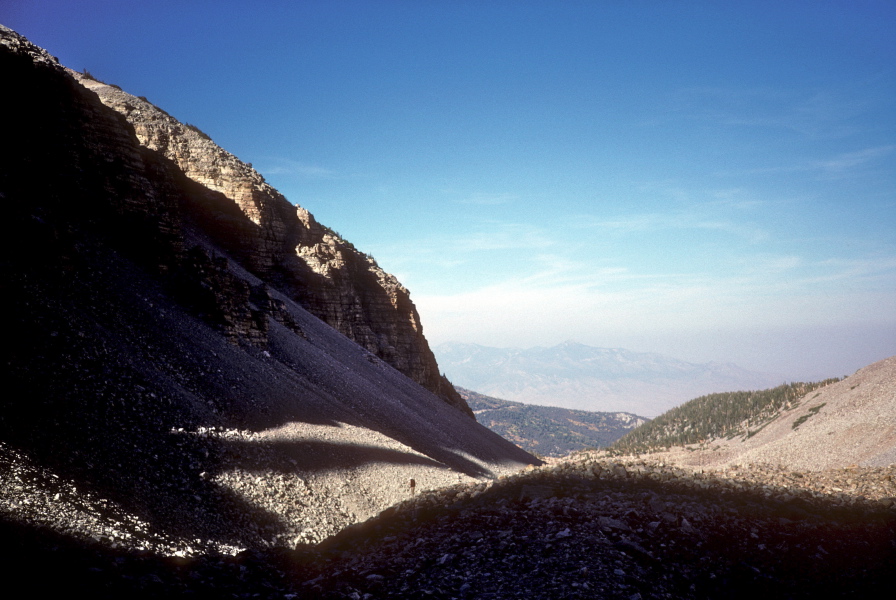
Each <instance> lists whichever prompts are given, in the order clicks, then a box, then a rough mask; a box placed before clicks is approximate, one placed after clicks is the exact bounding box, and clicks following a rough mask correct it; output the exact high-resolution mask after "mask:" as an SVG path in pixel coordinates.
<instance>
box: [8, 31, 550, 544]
mask: <svg viewBox="0 0 896 600" xmlns="http://www.w3.org/2000/svg"><path fill="white" fill-rule="evenodd" d="M0 77H2V80H3V84H4V89H5V90H7V92H6V93H4V94H2V95H0V116H2V119H3V131H4V143H3V145H2V147H0V198H2V199H3V201H4V207H5V209H6V212H5V214H4V219H3V220H2V232H0V237H2V239H3V244H4V247H3V252H2V257H0V262H2V278H3V279H2V280H3V284H4V292H3V293H4V308H5V312H4V315H5V318H6V323H7V328H6V337H5V340H4V341H5V344H4V351H3V362H2V364H3V369H4V379H5V382H6V389H7V392H8V393H6V394H4V396H3V399H2V409H0V488H2V489H0V492H2V494H0V515H2V518H3V520H4V521H9V522H15V523H19V524H21V523H24V524H25V525H24V526H25V527H28V528H36V529H35V532H37V531H44V530H45V528H49V529H52V530H55V531H57V532H61V533H62V534H64V535H66V536H72V537H73V538H75V539H82V538H84V537H89V538H94V539H97V540H102V541H103V542H104V543H107V544H111V545H117V546H122V547H126V548H144V549H155V550H159V551H163V552H179V553H181V554H190V553H196V552H200V551H203V550H208V549H218V550H223V551H234V550H236V549H238V548H245V547H263V546H268V545H272V544H273V545H282V544H293V543H294V542H296V541H302V542H314V541H319V540H321V539H323V538H325V537H326V536H328V535H331V534H333V533H334V532H336V531H339V530H340V529H342V528H344V527H345V526H346V525H349V524H351V523H354V522H357V521H360V520H364V519H366V518H368V517H369V516H371V515H374V514H376V513H377V512H378V511H380V510H382V509H383V508H384V507H386V506H389V505H391V504H393V503H395V502H396V501H398V500H401V499H403V498H405V497H407V495H408V494H409V490H408V480H409V479H410V478H415V479H416V481H417V490H418V491H420V490H425V489H430V488H435V487H440V486H443V485H446V484H449V483H456V482H458V481H474V480H481V479H489V478H492V477H495V476H497V475H498V474H500V473H503V472H506V471H508V470H515V469H518V468H520V467H521V466H522V465H524V464H527V463H532V462H537V461H535V459H534V458H533V457H531V456H530V455H528V454H527V453H525V452H523V451H522V450H520V449H519V448H517V447H516V446H514V445H512V444H511V443H509V442H507V441H506V440H503V439H502V438H500V437H499V436H497V435H495V434H493V433H492V432H490V431H488V430H487V429H486V428H484V427H481V426H480V425H478V424H477V423H476V422H475V420H474V419H471V418H470V417H469V416H468V414H467V413H465V412H464V411H462V410H458V409H457V408H455V407H453V406H450V405H449V404H448V403H446V402H445V401H444V400H443V399H440V398H439V397H437V396H436V395H435V394H434V393H432V391H429V390H426V389H425V388H424V387H422V386H421V385H419V384H418V383H416V382H414V381H412V380H411V379H410V378H408V377H407V376H405V375H404V374H402V372H400V371H401V369H400V368H399V369H396V368H393V366H391V365H390V364H389V363H388V362H387V361H385V360H383V358H381V357H380V355H378V354H377V353H376V352H372V351H371V348H369V344H368V345H367V347H362V346H359V345H358V344H356V343H355V342H353V341H351V340H350V339H348V338H347V337H345V336H343V335H341V334H340V333H338V332H337V331H336V330H335V329H333V328H332V327H330V326H329V325H327V324H325V323H324V322H323V321H321V320H320V319H318V318H317V317H315V316H314V315H312V314H311V313H309V312H308V311H306V310H305V308H303V306H302V305H301V304H300V303H299V302H297V301H296V300H295V297H296V295H301V294H304V295H303V296H302V297H300V298H299V300H301V301H302V303H305V304H313V303H314V302H318V303H319V304H320V306H323V305H324V304H325V302H324V301H325V300H327V299H328V298H329V299H333V298H336V297H339V298H341V299H342V300H340V302H343V300H344V303H343V304H340V305H339V306H340V307H341V308H338V307H336V305H335V304H334V305H332V306H331V310H332V311H333V314H334V315H335V314H341V312H340V311H345V319H346V321H351V323H352V325H351V326H350V327H349V329H352V328H355V329H353V330H352V331H355V332H356V333H357V331H359V330H364V331H367V332H368V333H369V334H370V335H371V336H373V337H376V339H378V340H382V343H383V344H385V346H384V347H385V348H386V349H388V348H394V349H395V351H396V352H420V353H422V354H424V355H425V352H424V351H425V340H424V339H423V337H422V335H420V334H419V327H418V328H417V331H416V332H415V333H414V334H413V335H411V334H409V333H408V331H410V330H412V329H413V327H412V325H411V323H410V320H414V319H416V314H415V313H413V306H412V305H411V304H410V301H409V300H407V299H406V293H405V292H403V291H402V288H400V286H397V284H395V285H396V287H395V290H393V291H394V292H395V293H396V294H397V295H396V296H395V297H394V298H393V297H389V296H388V291H387V290H386V288H384V287H383V286H382V285H380V283H379V282H380V281H386V280H389V281H394V280H391V279H389V276H387V275H385V274H377V272H376V271H375V270H374V269H373V268H372V267H369V263H367V262H365V263H364V264H365V265H368V267H365V269H366V270H365V269H361V271H359V272H357V273H360V274H359V275H358V277H359V278H360V279H358V280H353V279H352V277H353V275H352V274H353V273H356V272H354V271H351V270H350V269H344V268H342V267H341V266H339V265H338V264H335V263H333V264H330V266H329V267H328V268H330V269H331V270H332V273H339V274H340V275H339V277H340V278H341V279H340V281H339V282H337V283H334V282H332V281H331V283H327V278H326V277H325V276H323V275H318V274H317V273H314V272H313V270H312V269H311V268H310V267H308V268H307V269H305V270H304V271H302V270H301V269H299V268H298V267H297V266H296V265H299V266H301V264H304V260H303V259H300V258H299V257H298V256H294V257H293V258H294V260H293V261H292V262H289V261H288V260H287V254H289V253H288V252H287V250H289V249H291V248H292V249H293V253H294V254H295V252H294V247H295V246H293V244H295V245H299V246H300V249H302V248H308V247H310V246H308V245H307V244H309V243H310V244H312V245H313V244H315V243H319V242H317V241H314V240H315V238H314V235H315V231H319V230H318V229H315V228H314V227H311V228H308V227H305V226H304V225H301V226H300V223H301V221H300V220H299V219H298V217H296V216H295V212H296V209H295V208H292V207H289V205H288V204H287V203H285V201H283V200H282V198H280V197H279V196H277V195H276V193H275V192H274V191H273V190H270V189H269V188H267V187H266V186H265V185H264V184H263V182H262V181H261V180H260V178H259V177H257V175H254V174H253V173H252V172H251V171H249V170H247V168H246V167H245V166H244V165H242V164H241V163H238V162H237V161H236V160H235V159H233V158H232V157H230V156H229V155H227V154H226V153H224V152H223V151H221V150H219V149H216V147H212V146H207V147H206V146H203V147H200V146H201V143H200V141H198V140H199V139H200V138H196V139H193V138H192V137H190V138H189V139H188V140H187V141H184V139H185V138H184V136H190V135H191V134H190V133H189V132H188V130H187V129H186V128H182V129H183V131H182V132H181V133H177V131H176V130H177V128H178V127H179V125H178V124H176V122H174V121H173V120H167V117H165V118H163V116H158V115H161V114H162V113H161V112H160V111H157V110H156V109H151V108H150V107H149V106H148V105H146V104H145V103H142V102H140V103H139V106H140V107H141V109H140V110H141V111H143V110H145V111H147V112H148V113H152V114H153V115H155V117H154V118H158V119H160V120H164V122H165V123H166V125H165V126H166V127H169V128H170V130H171V131H170V133H169V134H168V141H169V149H170V148H174V147H177V148H180V149H179V150H177V151H172V152H169V153H165V152H162V151H161V150H160V149H156V148H154V147H150V145H148V144H145V143H141V141H140V140H139V139H138V136H137V133H136V128H135V125H134V124H133V123H132V122H129V121H128V120H127V119H126V118H125V117H124V116H123V115H121V114H120V113H118V112H116V111H115V110H112V109H111V108H109V107H108V106H106V105H104V104H103V103H102V102H101V101H100V99H99V98H98V96H97V94H96V93H95V92H94V91H91V90H89V89H87V88H86V87H84V86H83V85H82V84H81V83H79V81H78V80H76V78H74V77H73V76H72V75H71V74H70V73H69V72H67V71H66V70H65V69H63V68H62V67H61V66H60V65H59V64H58V63H57V62H56V60H55V59H54V58H53V57H51V56H50V55H49V54H47V53H46V52H45V51H44V50H42V49H40V48H37V47H35V46H33V45H32V44H30V43H29V42H28V41H27V40H25V39H24V38H22V37H20V36H18V35H17V34H15V33H14V32H12V31H10V30H9V29H5V28H0ZM93 87H96V88H97V89H100V88H101V86H98V85H93ZM109 89H110V90H114V88H109ZM101 91H102V90H101ZM109 93H110V94H112V93H113V92H109ZM116 97H117V96H116ZM122 98H125V96H122ZM127 98H130V97H127ZM123 101H125V100H123ZM134 101H135V102H139V101H137V100H136V99H134ZM132 112H133V111H132ZM132 116H133V115H132ZM135 122H136V121H135ZM181 155H187V156H188V160H186V162H185V163H183V164H185V165H186V164H187V163H189V161H196V162H197V163H198V164H200V165H204V164H205V162H204V161H208V163H209V164H211V165H217V166H216V167H215V168H218V169H220V173H219V175H215V176H214V177H217V178H218V179H216V181H217V182H218V183H217V184H215V185H217V186H218V187H215V186H214V185H213V186H212V187H209V186H208V185H206V184H207V183H209V182H208V181H198V180H196V179H191V178H190V177H188V175H189V173H187V174H185V173H184V170H183V169H182V168H181V163H179V162H177V161H176V160H175V158H177V157H178V156H181ZM190 168H192V167H190ZM198 168H199V167H197V169H198ZM203 168H204V167H203ZM209 168H211V167H209ZM188 170H189V169H188ZM194 170H195V169H194ZM232 170H237V171H240V173H242V175H241V176H240V177H241V178H240V177H236V176H235V175H232V173H231V172H230V171H232ZM209 177H211V178H212V179H214V177H212V176H209ZM197 179H200V178H198V177H197ZM231 188H233V189H237V188H238V189H239V190H242V191H241V192H234V191H233V190H232V189H231ZM222 190H224V191H227V193H233V194H237V195H238V194H243V195H242V196H239V198H237V200H234V199H231V198H230V197H228V196H227V195H225V193H223V192H222ZM237 202H241V203H243V204H238V203H237ZM253 206H254V207H255V209H256V210H257V211H258V212H257V214H256V213H252V212H251V210H250V209H251V208H252V207H253ZM299 213H300V214H301V213H302V211H301V210H299ZM290 214H292V215H293V216H292V217H290ZM304 218H305V221H306V222H307V223H312V222H313V221H312V220H311V218H310V216H309V215H307V214H305V216H304ZM253 219H254V220H253ZM290 219H292V220H290ZM284 232H286V233H284ZM291 236H292V237H291ZM323 237H324V238H326V239H328V240H329V241H328V242H326V244H327V247H328V248H335V251H336V253H337V254H340V253H341V255H342V256H343V257H344V260H345V261H347V262H348V261H354V260H359V259H358V256H357V255H356V254H353V253H352V252H350V251H349V250H346V249H345V246H344V244H345V243H344V242H341V241H339V240H338V239H336V238H334V237H332V236H330V237H329V238H327V236H326V235H324V236H323ZM303 240H304V242H307V243H306V245H305V246H301V244H302V243H303ZM309 240H311V241H310V242H309ZM322 260H323V259H322ZM291 265H292V266H291ZM292 267H295V270H290V269H291V268H292ZM359 268H360V267H359ZM332 273H331V274H332ZM365 273H366V274H367V277H368V279H367V280H364V279H363V277H362V276H363V275H364V274H365ZM260 276H264V277H267V279H263V278H261V277H260ZM303 277H304V279H303ZM315 277H316V278H317V279H315ZM332 279H333V280H334V281H335V279H336V276H335V275H333V277H332ZM281 285H282V286H284V289H287V292H288V293H284V292H283V291H281V289H280V287H278V286H281ZM328 285H329V286H330V287H327V286H328ZM378 286H379V287H378ZM402 294H405V295H404V296H402ZM371 299H377V300H376V303H378V304H377V306H378V307H379V308H377V310H379V311H380V313H377V316H376V318H374V312H372V311H373V309H372V308H370V307H371V306H372V304H374V302H373V300H371ZM393 300H394V302H395V305H396V306H397V307H398V308H397V309H395V310H393V311H392V313H391V316H389V315H387V314H386V313H387V312H388V311H385V312H384V309H383V307H385V306H386V305H389V306H391V305H392V302H393ZM334 302H335V301H334ZM353 302H356V303H357V304H352V303H353ZM365 303H366V304H365ZM318 308H319V307H318ZM355 309H357V310H355ZM381 309H383V310H381ZM402 310H403V311H405V312H404V313H402ZM387 317H388V319H387ZM412 317H413V319H412ZM365 319H369V320H365ZM377 319H386V321H378V320H377ZM405 319H408V320H409V322H408V324H407V325H406V326H405V324H403V321H404V320H405ZM337 325H338V324H337ZM377 328H380V329H377ZM343 329H344V328H343ZM352 331H349V333H352ZM399 339H406V340H410V341H408V344H410V346H405V347H403V349H401V350H399V346H400V345H401V344H400V343H399ZM375 350H377V351H380V352H381V353H382V352H383V348H382V347H379V346H378V347H377V348H376V349H375ZM386 354H388V352H386ZM409 356H410V355H409ZM390 358H393V359H395V357H394V356H390ZM408 360H409V361H411V362H409V364H408V365H407V366H408V369H410V370H412V371H413V370H414V369H417V368H418V367H419V368H420V369H422V370H420V372H419V373H418V375H420V374H422V373H423V372H424V371H425V369H424V368H423V367H422V366H420V365H418V366H417V367H414V366H413V364H412V363H413V361H412V359H411V358H410V357H409V358H408ZM428 360H429V359H428V358H424V359H423V362H424V363H425V362H427V361H428ZM421 364H422V363H421ZM398 366H399V367H401V366H402V365H398ZM433 368H434V363H433ZM406 370H407V369H406ZM430 383H432V382H430ZM435 387H438V386H435Z"/></svg>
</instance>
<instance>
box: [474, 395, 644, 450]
mask: <svg viewBox="0 0 896 600" xmlns="http://www.w3.org/2000/svg"><path fill="white" fill-rule="evenodd" d="M457 391H458V392H460V395H461V397H462V398H463V399H464V400H466V401H467V404H468V405H469V406H470V408H471V409H473V413H474V414H475V415H476V419H477V420H478V421H479V422H480V423H481V424H482V425H485V426H486V427H488V428H489V429H491V430H492V431H494V432H495V433H497V434H498V435H500V436H502V437H504V438H507V439H508V440H510V441H512V442H513V443H515V444H517V445H518V446H519V447H520V448H522V449H524V450H526V451H528V452H534V453H536V454H539V455H541V456H565V455H567V454H569V453H570V452H575V451H576V450H582V449H585V448H606V447H608V446H609V445H610V444H612V443H613V442H615V441H616V440H618V439H619V438H620V437H621V436H623V435H624V434H625V433H627V432H629V431H631V430H632V429H634V428H635V427H637V426H638V425H640V424H642V423H644V422H646V421H647V419H645V418H644V417H639V416H637V415H633V414H631V413H625V412H591V411H585V410H571V409H568V408H560V407H557V406H537V405H534V404H523V403H522V402H512V401H510V400H501V399H499V398H492V397H491V396H485V395H483V394H479V393H476V392H472V391H470V390H465V389H463V388H457Z"/></svg>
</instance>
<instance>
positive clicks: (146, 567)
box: [3, 454, 896, 600]
mask: <svg viewBox="0 0 896 600" xmlns="http://www.w3.org/2000/svg"><path fill="white" fill-rule="evenodd" d="M4 529H5V531H4V532H3V533H4V539H5V540H6V542H5V546H6V548H7V549H8V550H10V551H11V556H10V557H8V558H7V559H6V565H7V566H8V567H9V569H8V570H7V572H8V573H10V574H12V579H15V574H16V573H27V572H33V568H34V566H35V565H40V566H41V568H42V569H43V570H45V571H46V572H53V573H55V574H56V576H55V577H54V578H43V579H39V580H34V579H31V580H30V581H31V585H32V589H35V588H47V589H46V591H50V592H52V591H55V590H58V589H59V588H64V589H65V590H66V591H67V592H70V591H71V590H74V589H86V590H89V591H90V593H91V595H92V596H93V597H121V596H123V595H128V596H129V597H198V596H205V595H214V596H215V597H222V598H226V597H235V598H252V597H257V598H354V599H361V598H389V597H394V598H446V599H447V598H495V599H497V598H533V597H537V598H625V599H629V600H631V599H637V598H642V599H646V598H738V597H744V598H746V597H750V598H754V597H756V596H765V597H769V598H810V597H811V598H817V597H848V598H875V597H884V596H885V594H886V591H887V590H888V589H890V585H891V582H892V579H893V577H892V574H893V573H896V466H890V467H878V468H853V469H840V470H835V471H819V472H813V473H793V472H788V471H783V470H779V469H775V468H771V467H758V466H752V465H745V466H739V467H737V468H729V469H726V470H724V471H722V470H720V471H717V472H699V471H696V470H690V469H682V468H678V467H673V466H670V465H663V464H660V463H650V462H646V461H643V460H640V459H636V458H632V457H629V458H623V459H620V458H611V457H608V456H606V455H603V454H583V455H579V456H577V457H574V458H571V459H568V460H566V461H561V462H557V463H555V464H552V465H548V466H545V467H540V468H536V469H530V470H527V471H525V472H521V473H519V474H516V475H512V476H508V477H503V478H500V479H497V480H494V481H491V482H485V483H479V484H473V485H470V484H465V485H456V486H452V487H447V488H443V489H441V490H437V491H432V492H428V493H424V494H419V495H417V496H415V497H413V498H410V499H408V500H406V501H404V502H402V503H400V504H398V505H396V506H394V507H392V508H390V509H388V510H386V511H384V512H383V513H381V514H380V515H379V516H378V517H376V518H374V519H371V520H369V521H367V522H366V523H362V524H358V525H355V526H353V527H350V528H348V529H346V530H345V531H343V532H342V533H340V534H338V535H336V536H334V537H331V538H329V539H328V540H326V541H324V542H323V543H321V544H318V545H305V544H301V543H300V544H299V545H298V546H297V547H295V548H287V547H284V548H267V549H253V550H247V551H244V552H242V553H240V554H238V555H237V556H226V555H222V554H207V555H203V556H197V557H193V558H178V557H165V556H162V555H160V554H156V553H150V552H142V553H141V552H135V551H123V550H114V549H112V548H110V547H109V545H108V544H102V543H99V542H97V543H76V542H75V541H73V540H72V539H71V538H68V537H65V536H60V535H57V534H49V533H41V531H40V529H39V528H35V527H29V526H22V525H18V524H13V523H11V522H7V523H6V525H5V527H4Z"/></svg>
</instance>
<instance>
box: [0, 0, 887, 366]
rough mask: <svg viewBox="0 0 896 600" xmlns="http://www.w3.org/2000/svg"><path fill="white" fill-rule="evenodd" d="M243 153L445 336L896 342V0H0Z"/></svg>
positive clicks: (530, 342) (529, 340)
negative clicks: (371, 260)
mask: <svg viewBox="0 0 896 600" xmlns="http://www.w3.org/2000/svg"><path fill="white" fill-rule="evenodd" d="M0 23H2V24H4V25H7V26H9V27H11V28H13V29H15V30H16V31H18V32H19V33H21V34H23V35H25V36H26V37H28V38H29V39H30V40H31V41H32V42H34V43H36V44H38V45H40V46H42V47H44V48H46V49H47V50H48V51H49V52H50V53H51V54H53V55H55V56H57V57H58V58H59V59H60V61H61V62H62V63H63V64H64V65H66V66H68V67H71V68H73V69H77V70H83V69H87V70H89V71H90V72H91V73H92V74H93V75H94V76H96V77H98V78H99V79H102V80H104V81H106V82H108V83H115V84H117V85H119V86H121V87H122V88H123V89H125V90H126V91H128V92H130V93H132V94H135V95H142V96H146V97H147V98H148V99H149V100H150V101H152V102H154V103H155V104H157V105H158V106H160V107H161V108H163V109H165V110H166V111H168V112H169V113H171V114H172V115H173V116H175V117H176V118H178V119H180V120H181V121H184V122H187V123H191V124H194V125H196V126H198V127H200V128H201V129H202V130H203V131H205V132H206V133H208V134H209V135H210V136H211V137H212V138H213V139H214V140H215V141H216V142H217V143H218V144H220V145H221V146H222V147H224V148H225V149H227V150H229V151H230V152H232V153H234V154H235V155H237V156H238V157H239V158H241V159H243V160H244V161H247V162H251V163H253V165H254V166H255V168H256V169H258V170H259V171H260V172H261V173H262V174H263V175H264V176H265V178H266V179H267V180H268V181H269V182H270V183H271V184H272V185H274V186H275V187H276V188H278V189H279V190H280V191H281V192H283V193H284V194H285V195H286V197H287V198H288V199H289V200H290V201H292V202H294V203H297V204H300V205H302V206H304V207H305V208H307V209H308V210H310V211H311V212H312V213H313V214H314V215H315V216H316V217H317V218H318V220H319V221H320V222H322V223H324V224H326V225H328V226H330V227H332V228H333V229H335V230H337V231H339V232H340V233H341V234H342V235H343V236H344V237H345V238H346V239H348V240H350V241H351V242H352V243H354V244H355V245H356V246H357V247H358V248H359V249H361V250H362V251H365V252H370V253H371V254H373V255H374V256H375V257H376V258H377V260H378V261H379V263H380V265H382V266H383V267H384V268H385V269H386V270H388V271H390V272H392V273H394V274H395V275H396V276H398V278H399V279H400V280H401V281H402V282H403V283H404V284H405V285H406V286H407V287H408V288H409V289H410V291H411V294H412V298H413V300H414V301H415V302H416V304H417V306H418V309H419V311H420V313H421V318H422V322H423V327H424V333H425V334H426V336H427V338H428V339H429V340H430V342H431V343H433V344H438V343H440V342H443V341H448V340H454V341H461V342H473V343H479V344H483V345H489V346H499V347H509V346H518V347H529V346H535V345H542V346H549V345H554V344H557V343H560V342H562V341H564V340H567V339H574V340H576V341H579V342H582V343H585V344H589V345H593V346H603V347H623V348H629V349H632V350H639V351H653V352H662V353H666V354H670V355H672V356H675V357H678V358H682V359H685V360H694V361H709V360H717V361H725V362H728V361H730V362H736V363H737V364H739V365H741V366H743V367H746V368H750V369H756V370H765V371H773V372H777V373H781V374H783V375H784V376H785V377H787V378H788V379H810V378H820V377H830V376H841V375H845V374H848V373H851V372H853V371H854V370H855V369H857V368H859V367H861V366H864V365H866V364H868V363H870V362H873V361H876V360H880V359H882V358H885V357H886V356H889V355H893V354H896V36H894V35H893V31H894V30H896V4H894V3H893V2H886V1H863V0H854V1H837V2H827V1H823V0H822V1H813V2H778V1H776V2H765V1H750V2H738V3H734V2H710V1H669V2H658V1H656V2H654V1H638V0H635V1H630V2H622V1H606V2H598V1H594V2H574V1H565V2H564V1H562V0H560V1H548V0H545V1H525V0H522V1H509V0H508V1H500V2H499V1H489V0H482V1H478V2H472V1H456V2H448V1H425V0H424V1H418V2H414V1H410V0H408V1H403V2H397V1H392V2H390V1H388V0H384V1H383V0H381V1H376V2H374V1H368V2H344V1H339V0H333V1H326V2H325V1H304V2H301V1H297V2H229V1H220V0H219V1H216V2H207V1H191V2H183V1H181V0H178V1H177V2H173V1H168V0H155V1H153V2H148V1H142V0H138V1H129V2H120V1H110V0H103V1H91V0H85V1H52V0H50V1H42V2H32V1H26V0H3V2H0Z"/></svg>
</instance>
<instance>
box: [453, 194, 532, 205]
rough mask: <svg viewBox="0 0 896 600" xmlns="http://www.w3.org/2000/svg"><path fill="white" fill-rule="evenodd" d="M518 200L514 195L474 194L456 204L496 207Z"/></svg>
mask: <svg viewBox="0 0 896 600" xmlns="http://www.w3.org/2000/svg"><path fill="white" fill-rule="evenodd" d="M518 198H519V197H518V196H517V195H516V194H509V193H486V192H476V193H473V194H470V195H469V196H467V197H466V198H463V199H461V200H459V201H458V203H459V204H470V205H475V206H498V205H501V204H509V203H511V202H513V201H515V200H517V199H518Z"/></svg>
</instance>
